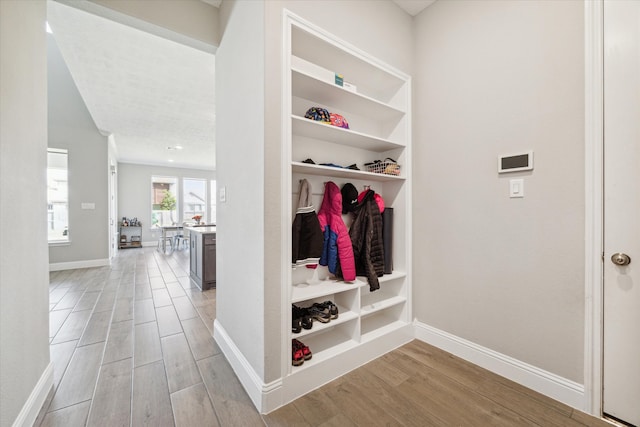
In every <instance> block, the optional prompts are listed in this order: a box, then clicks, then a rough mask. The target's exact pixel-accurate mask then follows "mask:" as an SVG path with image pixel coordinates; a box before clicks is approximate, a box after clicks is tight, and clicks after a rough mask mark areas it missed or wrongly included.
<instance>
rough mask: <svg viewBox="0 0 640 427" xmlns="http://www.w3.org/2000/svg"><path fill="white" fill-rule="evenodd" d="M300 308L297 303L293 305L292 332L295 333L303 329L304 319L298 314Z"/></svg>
mask: <svg viewBox="0 0 640 427" xmlns="http://www.w3.org/2000/svg"><path fill="white" fill-rule="evenodd" d="M299 310H300V309H299V308H298V307H296V306H295V305H293V304H292V305H291V332H293V333H294V334H298V333H300V331H301V330H302V319H301V318H300V315H299V314H298V312H299Z"/></svg>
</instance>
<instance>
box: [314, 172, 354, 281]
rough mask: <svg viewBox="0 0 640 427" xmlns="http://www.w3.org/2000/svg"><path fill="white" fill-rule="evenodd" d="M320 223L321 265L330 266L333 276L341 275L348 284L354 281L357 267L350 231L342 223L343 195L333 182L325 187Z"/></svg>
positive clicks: (319, 213) (319, 216)
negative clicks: (322, 244)
mask: <svg viewBox="0 0 640 427" xmlns="http://www.w3.org/2000/svg"><path fill="white" fill-rule="evenodd" d="M318 221H319V222H320V228H321V229H322V233H323V235H324V247H323V250H322V256H321V257H320V265H326V266H328V267H329V272H331V273H332V274H336V275H340V274H341V275H342V278H343V279H344V280H345V281H346V282H352V281H354V280H355V279H356V265H355V260H354V258H353V246H352V245H351V238H350V237H349V231H348V230H347V226H346V225H345V224H344V221H342V194H341V193H340V189H339V188H338V186H337V185H336V184H335V183H333V182H331V181H329V182H327V183H326V185H325V187H324V199H323V200H322V206H320V211H318ZM338 260H340V261H339V262H340V265H339V266H338Z"/></svg>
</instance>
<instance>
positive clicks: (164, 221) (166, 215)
mask: <svg viewBox="0 0 640 427" xmlns="http://www.w3.org/2000/svg"><path fill="white" fill-rule="evenodd" d="M177 183H178V179H177V178H175V177H162V176H152V177H151V226H152V227H159V226H163V225H173V224H176V223H177V222H178V220H179V218H178V212H177V210H176V208H177V206H178V200H177V196H176V194H177V192H176V190H177Z"/></svg>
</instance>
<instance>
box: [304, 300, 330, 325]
mask: <svg viewBox="0 0 640 427" xmlns="http://www.w3.org/2000/svg"><path fill="white" fill-rule="evenodd" d="M307 310H308V311H307V312H308V313H309V315H310V316H311V317H312V318H313V319H314V320H317V321H319V322H322V323H327V322H329V321H331V315H330V314H329V313H328V312H326V310H324V309H322V308H320V307H318V306H316V305H315V304H314V305H312V306H311V307H309V308H308V309H307Z"/></svg>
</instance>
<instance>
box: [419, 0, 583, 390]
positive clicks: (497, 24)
mask: <svg viewBox="0 0 640 427" xmlns="http://www.w3.org/2000/svg"><path fill="white" fill-rule="evenodd" d="M414 46H415V60H416V64H415V65H416V66H415V69H414V102H415V110H414V121H413V122H414V124H415V130H414V145H413V146H414V165H413V170H414V178H415V182H414V184H415V185H414V187H413V188H414V189H415V190H414V194H413V200H414V228H413V229H414V239H413V241H414V259H415V261H416V262H415V263H414V275H413V277H414V286H413V289H414V301H413V305H414V313H415V315H416V317H417V319H418V320H419V321H420V322H423V323H426V324H428V325H430V326H433V327H435V328H438V329H441V330H443V331H445V332H448V333H450V334H453V335H456V336H458V337H461V338H464V339H466V340H469V341H471V342H474V343H476V344H479V345H481V346H484V347H487V348H489V349H491V350H494V351H497V352H499V353H502V354H505V355H508V356H511V357H513V358H515V359H518V360H521V361H524V362H527V363H529V364H531V365H534V366H536V367H539V368H542V369H544V370H546V371H549V372H552V373H555V374H557V375H560V376H562V377H564V378H567V379H569V380H573V381H575V382H578V383H581V382H582V381H583V335H584V321H583V319H584V273H583V271H584V203H585V201H584V145H583V144H584V114H583V111H584V96H583V91H584V89H583V84H584V79H583V72H584V63H583V3H582V2H578V1H576V2H570V1H569V2H563V1H560V2H546V1H531V2H515V1H514V2H505V1H489V0H486V1H463V0H460V1H440V2H436V3H434V4H433V5H432V6H430V7H428V8H427V9H426V10H425V11H424V12H423V13H422V14H420V15H419V16H418V17H417V18H416V21H415V45H414ZM529 149H533V150H534V152H535V154H534V157H535V169H534V170H533V171H532V172H526V173H512V174H507V175H498V174H497V157H498V155H500V154H510V153H515V152H521V151H525V150H529ZM518 177H519V178H524V193H525V197H524V198H523V199H510V198H509V193H508V183H509V179H511V178H518Z"/></svg>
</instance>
